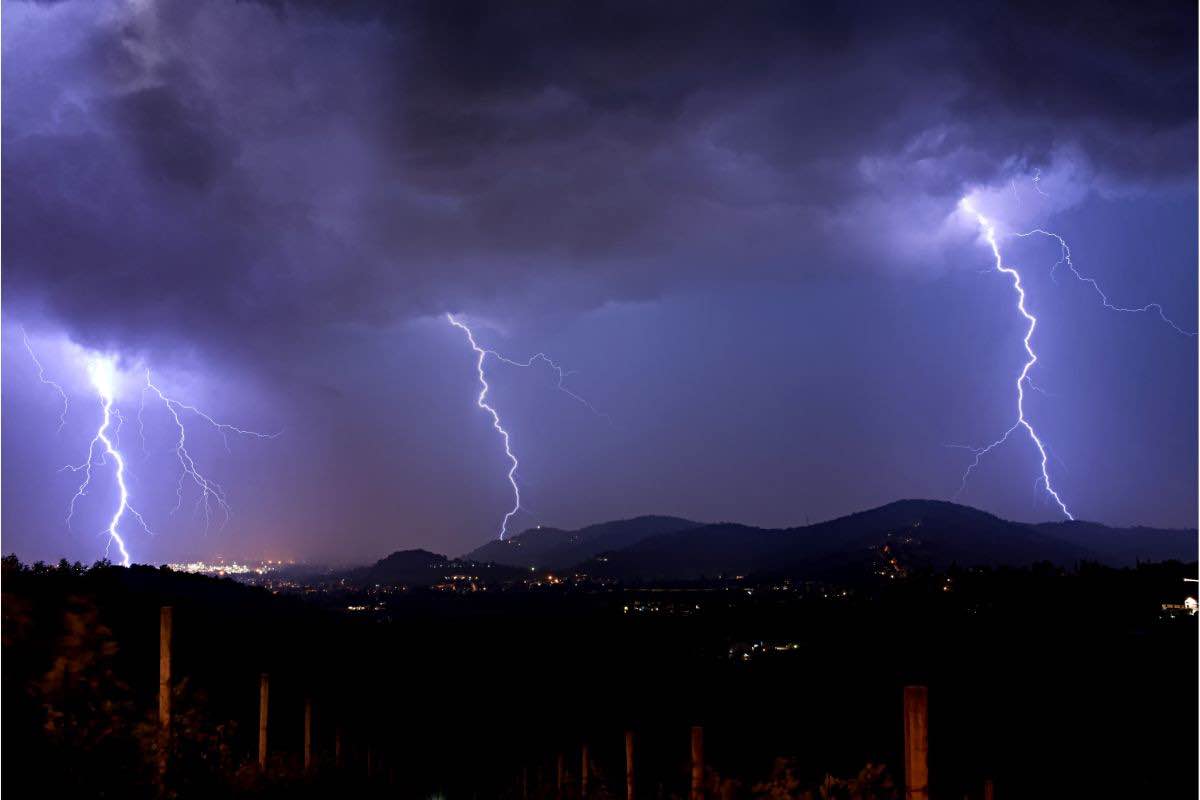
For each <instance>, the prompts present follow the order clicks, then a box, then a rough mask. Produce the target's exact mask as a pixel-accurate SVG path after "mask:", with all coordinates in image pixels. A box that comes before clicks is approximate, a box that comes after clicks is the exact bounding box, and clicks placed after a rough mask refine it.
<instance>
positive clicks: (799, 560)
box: [471, 500, 1197, 581]
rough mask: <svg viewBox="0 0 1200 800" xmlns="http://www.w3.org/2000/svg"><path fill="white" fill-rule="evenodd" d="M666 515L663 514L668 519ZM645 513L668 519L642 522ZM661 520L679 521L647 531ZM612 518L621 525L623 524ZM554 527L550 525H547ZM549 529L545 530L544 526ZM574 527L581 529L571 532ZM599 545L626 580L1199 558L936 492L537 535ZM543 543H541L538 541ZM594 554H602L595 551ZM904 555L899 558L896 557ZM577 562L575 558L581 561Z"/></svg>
mask: <svg viewBox="0 0 1200 800" xmlns="http://www.w3.org/2000/svg"><path fill="white" fill-rule="evenodd" d="M664 519H665V520H666V521H662V520H664ZM643 520H656V521H661V522H656V523H649V524H647V523H644V522H642V521H643ZM655 524H659V525H662V526H664V527H668V528H669V527H671V525H672V524H674V525H675V526H676V529H675V530H666V531H662V532H658V533H651V532H649V528H652V527H653V526H654V525H655ZM613 526H616V527H615V528H614V527H613ZM594 529H600V530H604V529H607V530H610V531H611V530H617V531H620V537H621V539H623V540H627V541H629V542H630V543H629V544H627V545H626V546H624V547H618V546H616V544H615V543H616V542H617V541H619V540H621V539H618V537H616V536H612V537H610V538H607V539H604V538H602V537H596V538H595V539H585V537H583V536H582V534H584V532H585V531H590V530H594ZM545 530H546V529H543V531H545ZM537 533H541V531H539V532H537ZM572 534H574V536H575V537H576V538H571V537H572ZM564 536H565V537H567V539H566V542H567V543H568V544H570V545H571V546H572V547H577V548H580V547H581V549H589V550H591V551H592V557H591V558H590V560H588V561H586V562H584V563H582V564H579V565H578V566H579V568H580V569H581V570H582V571H584V572H587V573H588V574H592V575H597V576H606V577H613V578H618V579H622V580H628V581H638V580H643V581H648V580H694V579H698V578H702V577H708V578H715V577H718V576H733V575H751V574H753V575H759V576H775V575H779V576H792V577H797V578H805V577H813V578H817V577H835V576H842V575H851V574H858V575H861V574H864V572H871V571H873V572H879V573H882V574H886V573H887V572H888V571H889V570H893V569H913V568H921V567H929V568H934V569H944V568H946V567H948V566H950V565H951V564H958V565H960V566H985V565H986V566H1000V565H1011V566H1021V565H1027V564H1031V563H1034V562H1038V561H1050V562H1053V563H1056V564H1061V565H1068V566H1069V565H1071V564H1074V563H1076V562H1079V561H1082V560H1089V561H1096V562H1100V563H1104V564H1109V565H1113V566H1124V565H1128V564H1131V563H1133V562H1134V561H1135V560H1137V559H1139V558H1140V559H1142V560H1166V559H1178V560H1181V561H1193V560H1195V559H1196V545H1197V538H1196V532H1195V531H1186V530H1154V529H1147V528H1109V527H1106V526H1103V525H1098V524H1095V523H1083V522H1067V523H1046V524H1040V525H1028V524H1024V523H1019V522H1010V521H1008V520H1004V519H1001V518H999V517H997V516H995V515H993V514H988V513H986V512H983V511H979V510H978V509H974V508H970V507H968V506H962V505H957V504H955V503H947V502H942V501H935V500H901V501H898V502H895V503H890V504H888V505H885V506H881V507H879V508H875V509H871V510H869V511H863V512H859V513H857V514H851V515H849V516H846V517H840V518H838V519H834V520H830V521H828V522H822V523H818V524H815V525H809V526H805V527H799V528H787V529H779V530H776V529H764V528H753V527H748V526H744V525H736V524H730V523H722V524H717V525H688V524H687V523H686V521H684V520H672V519H671V518H661V517H645V518H641V519H640V520H625V521H623V522H618V523H608V524H607V525H598V526H592V528H585V529H583V530H582V531H575V532H563V531H553V532H550V533H549V534H548V536H547V537H546V538H542V537H536V538H533V539H530V540H529V542H530V545H531V547H530V549H529V550H528V551H525V552H537V553H539V556H537V558H540V559H547V558H549V557H553V558H554V559H555V560H556V562H557V563H556V564H553V565H552V564H551V563H550V562H549V561H548V560H543V561H540V562H538V561H536V559H535V560H533V561H534V565H536V566H547V567H551V566H553V567H555V568H561V566H565V565H567V563H568V560H567V559H568V554H571V553H577V552H580V550H579V549H577V550H571V549H570V548H564V549H562V550H559V549H553V548H550V547H547V546H546V545H545V542H546V541H547V539H550V540H558V541H562V540H563V537H564ZM523 538H524V534H523V535H522V537H519V538H518V537H514V541H513V543H512V544H509V543H503V542H493V543H490V544H489V545H485V546H484V547H482V548H480V549H479V550H476V551H475V552H474V553H472V554H471V558H473V559H476V560H479V561H484V560H488V559H494V558H495V555H494V554H500V555H501V556H504V557H507V558H509V560H510V561H516V558H515V556H513V555H512V554H513V553H515V552H522V550H523V548H524V547H525V545H524V544H517V542H519V541H521V540H522V539H523ZM535 548H540V549H535ZM596 556H600V557H599V558H597V557H596ZM893 561H895V562H896V563H895V564H893V563H892V562H893ZM573 566H574V565H573Z"/></svg>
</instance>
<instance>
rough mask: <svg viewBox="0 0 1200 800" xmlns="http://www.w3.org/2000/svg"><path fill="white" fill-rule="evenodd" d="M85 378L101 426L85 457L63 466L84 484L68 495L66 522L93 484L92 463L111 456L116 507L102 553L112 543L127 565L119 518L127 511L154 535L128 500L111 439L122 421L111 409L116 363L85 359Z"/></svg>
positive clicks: (119, 458)
mask: <svg viewBox="0 0 1200 800" xmlns="http://www.w3.org/2000/svg"><path fill="white" fill-rule="evenodd" d="M87 372H88V378H90V379H91V382H92V386H93V387H94V388H95V390H96V394H97V395H99V397H100V407H101V408H102V409H103V416H102V418H101V422H100V427H99V428H98V429H97V430H96V435H95V436H94V437H92V441H91V444H89V445H88V453H87V460H86V461H85V462H84V463H82V464H80V465H78V466H67V467H64V468H63V469H69V470H71V471H72V472H83V475H84V477H83V483H81V484H79V489H78V490H76V492H75V496H74V497H72V498H71V503H70V505H69V506H68V511H67V524H68V525H70V523H71V517H72V516H73V515H74V513H75V501H77V500H78V499H79V498H80V497H82V496H83V495H85V494H87V490H88V489H89V488H90V487H91V483H92V466H93V465H94V464H100V465H106V464H107V463H108V459H112V463H113V477H114V478H115V479H116V482H117V508H116V510H115V511H114V512H113V515H112V517H111V518H110V519H109V521H108V527H107V528H106V529H105V531H104V532H105V533H107V534H108V545H107V546H106V547H105V553H106V554H107V552H108V549H109V548H110V547H111V546H112V545H114V544H115V545H116V546H117V550H118V552H120V554H121V563H122V564H123V565H124V566H126V567H128V566H129V551H128V550H127V549H126V547H125V539H124V538H123V537H122V536H121V531H120V526H121V520H122V519H123V518H124V516H125V514H126V512H128V513H129V514H130V515H131V516H132V517H133V518H134V519H136V520H137V521H138V523H139V524H140V525H141V526H142V529H143V530H145V531H146V533H150V534H153V531H151V530H150V527H149V526H148V525H147V524H146V520H145V519H144V518H143V517H142V515H141V514H140V513H139V512H138V511H137V509H135V508H134V507H133V506H132V505H130V503H129V487H128V485H126V483H125V459H124V457H122V455H121V451H120V450H119V449H118V445H117V444H116V443H115V442H114V440H115V439H116V436H117V432H119V431H120V425H121V423H122V422H123V419H122V417H121V414H120V412H119V411H117V410H116V409H115V408H113V398H114V395H115V392H116V372H117V371H116V364H115V363H114V362H113V360H112V359H111V358H107V357H96V358H93V359H92V360H91V361H90V362H88V367H87ZM113 417H116V418H117V428H116V429H115V431H114V432H113V433H112V434H111V436H110V433H109V428H110V426H111V425H112V420H113ZM97 451H99V461H97Z"/></svg>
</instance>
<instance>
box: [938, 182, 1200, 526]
mask: <svg viewBox="0 0 1200 800" xmlns="http://www.w3.org/2000/svg"><path fill="white" fill-rule="evenodd" d="M1040 178H1041V174H1040V172H1039V174H1037V175H1035V176H1034V188H1036V189H1037V190H1038V192H1039V193H1041V194H1045V193H1044V192H1042V191H1041V188H1040V187H1038V185H1037V184H1038V182H1039V180H1040ZM961 206H962V208H963V210H965V211H967V212H968V213H970V214H971V215H973V216H974V217H975V219H976V221H978V223H979V226H980V228H981V229H982V230H983V232H984V239H985V240H986V241H987V243H988V246H989V247H990V248H991V250H992V256H993V258H994V260H995V269H996V270H997V271H998V272H1002V273H1004V274H1005V275H1008V276H1009V277H1010V278H1012V282H1013V288H1014V289H1015V290H1016V293H1017V310H1018V311H1019V312H1020V313H1021V315H1022V316H1023V317H1024V318H1025V319H1026V320H1027V321H1028V322H1029V327H1028V328H1027V329H1026V331H1025V338H1024V345H1025V352H1026V353H1027V354H1028V355H1029V358H1028V359H1027V360H1026V362H1025V364H1024V366H1023V367H1022V369H1021V372H1020V373H1019V374H1018V376H1017V421H1016V422H1015V423H1013V425H1012V427H1011V428H1009V429H1008V430H1007V431H1005V432H1004V435H1003V436H1001V437H1000V438H999V439H997V440H996V441H994V442H992V443H991V444H989V445H987V446H985V447H966V448H964V449H967V450H970V451H971V452H972V453H973V454H974V458H973V460H972V461H971V463H970V464H968V465H967V469H966V471H965V472H964V473H963V476H962V481H961V483H960V484H959V488H958V491H957V492H956V493H955V495H954V497H955V498H956V499H957V498H958V496H959V495H961V494H962V493H963V491H964V490H965V489H966V487H967V480H968V479H969V478H970V477H971V473H972V472H974V470H975V468H976V467H978V466H979V463H980V460H981V459H982V458H983V457H984V456H985V455H987V454H988V453H989V452H991V451H992V450H994V449H996V448H997V447H999V446H1000V445H1002V444H1004V443H1005V442H1006V441H1008V438H1009V437H1010V436H1011V435H1012V434H1013V433H1014V432H1015V431H1016V430H1017V429H1018V428H1024V429H1025V430H1026V432H1028V434H1029V437H1030V439H1031V440H1032V441H1033V443H1034V445H1035V446H1036V447H1037V451H1038V454H1039V455H1040V456H1041V475H1040V476H1039V477H1038V478H1037V480H1036V481H1035V482H1034V487H1035V488H1037V487H1039V486H1041V487H1045V490H1046V492H1047V494H1049V495H1050V496H1051V497H1052V498H1053V499H1054V502H1055V503H1056V504H1057V505H1058V507H1059V509H1060V510H1061V511H1062V513H1063V515H1064V516H1066V517H1067V519H1072V520H1073V519H1074V517H1073V516H1072V515H1071V512H1070V511H1069V510H1068V509H1067V506H1066V504H1065V503H1064V502H1063V500H1062V498H1061V497H1060V496H1059V494H1058V492H1057V491H1055V489H1054V487H1053V486H1052V485H1051V483H1050V473H1049V471H1048V469H1047V460H1048V458H1047V449H1046V446H1045V444H1044V443H1043V442H1042V440H1041V439H1040V438H1039V437H1038V435H1037V432H1036V431H1035V430H1034V428H1033V425H1032V424H1031V423H1030V422H1029V420H1028V419H1027V418H1026V416H1025V387H1026V386H1028V387H1029V388H1030V389H1033V390H1034V391H1038V392H1042V393H1043V394H1044V393H1045V392H1044V390H1043V389H1041V388H1040V387H1039V386H1037V385H1036V384H1034V382H1033V379H1032V378H1031V377H1030V375H1029V373H1030V370H1032V369H1033V366H1034V365H1035V364H1036V363H1037V360H1038V358H1037V354H1036V353H1035V352H1034V351H1033V347H1032V339H1033V332H1034V330H1035V329H1036V327H1037V319H1036V318H1035V317H1034V316H1033V315H1032V314H1030V313H1029V310H1028V309H1027V308H1026V307H1025V289H1024V287H1023V286H1022V284H1021V276H1020V274H1019V273H1018V272H1017V271H1016V270H1015V269H1014V268H1012V267H1008V266H1005V265H1004V260H1003V258H1002V257H1001V255H1000V246H999V244H998V243H997V238H996V227H995V225H993V224H992V222H991V221H990V220H988V218H987V217H985V216H984V215H983V214H981V213H979V212H978V211H976V210H975V209H974V208H973V207H972V205H971V203H970V201H969V200H968V199H966V198H964V199H963V201H962V203H961ZM1016 236H1017V237H1019V238H1022V239H1027V238H1030V237H1034V236H1045V237H1048V238H1050V239H1053V240H1054V241H1056V242H1057V243H1058V247H1059V258H1058V261H1057V262H1055V263H1054V265H1053V266H1051V267H1050V275H1051V277H1052V278H1053V277H1055V271H1056V270H1057V269H1058V268H1059V267H1061V266H1065V267H1066V268H1067V269H1068V270H1070V272H1071V274H1072V275H1074V276H1075V279H1076V280H1078V281H1080V282H1081V283H1086V284H1088V285H1089V286H1091V287H1092V290H1093V291H1094V292H1095V293H1096V295H1097V296H1098V297H1099V298H1100V302H1101V303H1102V304H1103V306H1104V307H1105V308H1107V309H1109V310H1110V311H1117V312H1121V313H1127V314H1143V313H1149V312H1154V313H1157V314H1158V316H1159V318H1160V319H1161V320H1162V321H1163V322H1164V323H1166V324H1167V325H1168V326H1170V327H1171V328H1172V329H1173V330H1174V331H1175V332H1176V333H1179V334H1181V335H1183V336H1192V337H1194V336H1196V332H1195V331H1189V330H1186V329H1185V328H1183V327H1181V326H1180V325H1179V324H1178V323H1176V322H1175V321H1174V320H1172V319H1171V318H1170V317H1168V316H1167V314H1166V311H1165V310H1164V309H1163V306H1162V304H1161V303H1147V304H1146V305H1143V306H1121V305H1117V304H1115V303H1113V302H1112V300H1110V299H1109V296H1108V294H1107V293H1106V292H1105V291H1104V289H1102V288H1101V286H1100V283H1099V282H1098V281H1097V280H1096V279H1095V278H1093V277H1091V276H1088V275H1084V274H1083V273H1082V272H1080V271H1079V269H1078V268H1077V267H1076V266H1075V262H1074V261H1073V260H1072V258H1071V248H1070V246H1069V245H1068V244H1067V241H1066V240H1065V239H1064V238H1063V237H1062V236H1060V235H1058V234H1057V233H1054V232H1053V231H1048V230H1045V229H1044V228H1034V229H1033V230H1031V231H1027V232H1026V233H1018V234H1016ZM960 447H961V445H960Z"/></svg>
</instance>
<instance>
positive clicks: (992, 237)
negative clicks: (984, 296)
mask: <svg viewBox="0 0 1200 800" xmlns="http://www.w3.org/2000/svg"><path fill="white" fill-rule="evenodd" d="M962 206H963V208H964V209H965V210H966V211H967V212H969V213H970V214H972V215H974V216H975V219H976V220H978V221H979V226H980V227H981V228H982V229H983V234H984V239H986V240H987V243H988V246H989V247H990V248H991V249H992V257H993V258H994V259H995V265H996V270H997V271H998V272H1002V273H1004V274H1005V275H1007V276H1008V277H1010V278H1011V279H1012V284H1013V289H1014V290H1015V291H1016V293H1017V311H1019V312H1020V314H1021V316H1022V317H1024V318H1025V320H1026V321H1027V322H1028V323H1029V326H1028V327H1027V328H1026V329H1025V338H1024V340H1023V342H1024V344H1025V352H1026V353H1027V354H1028V356H1029V357H1028V358H1027V359H1026V360H1025V364H1024V366H1022V367H1021V372H1020V373H1019V374H1018V375H1017V421H1016V422H1014V423H1013V424H1012V427H1011V428H1009V429H1008V430H1006V431H1005V432H1004V435H1003V436H1001V437H1000V438H999V439H997V440H996V441H994V442H992V443H991V444H989V445H987V446H986V447H980V448H973V450H974V453H975V459H974V461H972V462H971V464H970V465H968V466H967V470H966V472H964V473H963V477H962V484H961V485H960V487H959V490H958V493H956V494H955V497H957V496H958V495H959V494H961V493H962V491H963V490H964V489H965V488H966V486H967V479H968V478H969V477H970V476H971V472H972V471H974V469H975V468H976V467H977V466H979V460H980V459H981V458H983V457H984V456H985V455H987V454H988V453H989V452H991V451H992V450H994V449H996V448H997V447H999V446H1000V445H1002V444H1004V443H1005V442H1006V441H1008V437H1009V436H1011V435H1012V434H1013V432H1014V431H1016V430H1017V428H1024V429H1025V431H1026V432H1027V433H1028V434H1029V438H1030V439H1031V440H1032V441H1033V444H1034V446H1035V447H1036V448H1037V451H1038V455H1039V456H1040V457H1041V468H1042V475H1041V478H1039V479H1038V482H1039V483H1041V484H1042V485H1043V486H1045V487H1046V492H1047V494H1049V495H1050V496H1051V497H1052V498H1054V502H1055V503H1056V504H1057V505H1058V507H1059V509H1060V510H1061V511H1062V513H1063V515H1064V516H1065V517H1066V518H1067V519H1070V520H1073V519H1075V517H1074V516H1072V515H1071V512H1070V510H1069V509H1068V508H1067V505H1066V503H1064V502H1063V499H1062V498H1061V497H1059V495H1058V492H1057V491H1055V489H1054V486H1053V484H1052V483H1051V482H1050V473H1049V471H1048V470H1047V467H1046V462H1047V461H1048V460H1049V459H1048V456H1047V455H1046V446H1045V445H1044V444H1043V443H1042V440H1041V439H1040V438H1039V437H1038V435H1037V431H1035V430H1034V429H1033V425H1031V424H1030V423H1029V420H1028V419H1027V418H1026V417H1025V384H1026V383H1027V382H1029V371H1030V370H1031V369H1033V365H1034V364H1036V363H1037V361H1038V357H1037V353H1035V352H1034V351H1033V345H1032V341H1033V332H1034V330H1036V329H1037V317H1035V316H1033V314H1030V313H1029V309H1027V308H1026V307H1025V287H1024V286H1022V285H1021V274H1020V273H1019V272H1017V271H1016V270H1015V269H1013V268H1012V267H1008V266H1005V264H1004V259H1003V257H1001V255H1000V245H999V244H998V243H997V242H996V227H995V226H994V225H993V224H992V223H991V222H990V221H989V220H988V219H987V217H985V216H984V215H983V214H980V213H979V212H978V211H976V210H975V209H974V208H972V207H971V204H970V202H968V201H966V200H964V201H963V203H962Z"/></svg>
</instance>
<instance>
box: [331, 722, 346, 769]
mask: <svg viewBox="0 0 1200 800" xmlns="http://www.w3.org/2000/svg"><path fill="white" fill-rule="evenodd" d="M333 766H334V767H336V768H337V769H341V768H342V767H344V766H345V761H344V759H343V757H342V724H341V723H340V722H339V723H338V725H337V727H336V728H335V729H334V731H333Z"/></svg>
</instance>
